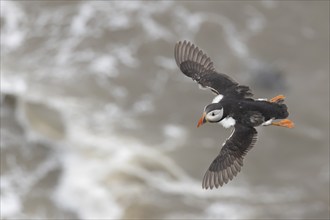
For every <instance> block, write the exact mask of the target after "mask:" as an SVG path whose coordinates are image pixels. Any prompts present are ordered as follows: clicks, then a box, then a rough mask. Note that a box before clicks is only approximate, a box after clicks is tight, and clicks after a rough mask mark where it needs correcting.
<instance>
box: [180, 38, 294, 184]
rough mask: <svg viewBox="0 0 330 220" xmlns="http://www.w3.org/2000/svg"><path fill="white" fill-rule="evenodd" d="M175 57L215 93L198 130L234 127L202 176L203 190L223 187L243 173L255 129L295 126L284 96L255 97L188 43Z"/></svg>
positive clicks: (182, 43) (197, 80)
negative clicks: (206, 125) (212, 126)
mask: <svg viewBox="0 0 330 220" xmlns="http://www.w3.org/2000/svg"><path fill="white" fill-rule="evenodd" d="M174 57H175V61H176V64H177V66H178V67H179V68H180V70H181V72H182V73H183V74H184V75H186V76H187V77H190V78H191V79H193V80H194V81H195V82H197V83H198V84H199V86H200V87H202V88H209V89H210V90H211V91H212V92H213V93H215V97H214V98H213V100H212V102H211V103H210V104H208V105H206V106H205V108H204V111H203V114H202V117H201V118H200V119H199V121H198V124H197V127H200V126H201V125H203V124H204V123H206V122H209V123H219V124H221V125H222V126H223V127H225V128H233V129H232V130H233V131H232V133H231V135H230V136H229V138H228V139H227V140H226V141H225V142H224V143H223V144H222V148H221V150H220V153H219V154H218V155H217V157H216V158H215V159H214V160H213V162H212V163H211V165H210V166H209V168H208V169H207V171H206V173H205V175H204V177H203V181H202V188H203V189H213V188H218V187H221V186H223V185H224V184H227V183H228V182H229V180H232V179H233V178H234V177H235V176H236V175H237V174H238V173H239V172H240V171H241V168H242V166H243V159H244V157H245V155H246V154H247V153H248V151H249V150H251V148H252V147H253V146H254V144H255V142H256V140H257V130H256V129H255V127H258V126H269V125H274V126H280V127H286V128H293V127H294V123H293V122H292V121H291V120H289V119H287V117H288V116H289V113H288V108H287V106H286V105H285V104H284V99H285V96H283V95H277V96H275V97H273V98H271V99H269V100H268V99H254V98H252V97H253V93H252V91H251V89H250V88H249V87H248V86H245V85H240V84H239V83H237V82H236V81H235V80H233V79H232V78H231V77H229V76H228V75H226V74H223V73H220V72H218V71H217V70H216V69H215V68H214V65H213V62H212V60H211V59H210V57H209V56H208V55H207V54H206V53H204V52H203V51H202V50H201V49H199V48H198V47H197V46H195V45H194V44H193V43H191V42H189V41H187V40H184V41H179V42H177V43H176V44H175V48H174Z"/></svg>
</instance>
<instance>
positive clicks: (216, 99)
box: [212, 94, 223, 103]
mask: <svg viewBox="0 0 330 220" xmlns="http://www.w3.org/2000/svg"><path fill="white" fill-rule="evenodd" d="M222 98H223V95H221V94H219V95H217V96H216V97H214V99H213V100H212V103H219V102H220V101H221V99H222Z"/></svg>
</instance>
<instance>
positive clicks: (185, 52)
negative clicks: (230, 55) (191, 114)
mask: <svg viewBox="0 0 330 220" xmlns="http://www.w3.org/2000/svg"><path fill="white" fill-rule="evenodd" d="M174 57H175V61H176V63H177V65H178V67H179V68H180V70H181V71H182V72H183V73H184V74H185V75H186V76H188V77H190V78H192V79H193V80H194V81H196V82H197V83H199V84H200V85H201V86H202V87H208V88H210V89H211V90H212V91H213V92H215V93H216V94H222V95H239V96H243V97H246V96H251V95H252V93H251V92H250V89H249V87H247V86H241V85H239V84H238V83H237V82H235V81H234V80H233V79H231V78H230V77H229V76H227V75H225V74H222V73H218V72H216V70H215V68H214V66H213V62H212V61H211V59H210V57H208V56H207V55H206V54H205V53H204V52H203V51H202V50H200V49H199V48H198V47H197V46H195V45H194V44H192V43H190V42H189V41H188V42H187V41H183V42H182V41H179V42H178V43H176V45H175V48H174Z"/></svg>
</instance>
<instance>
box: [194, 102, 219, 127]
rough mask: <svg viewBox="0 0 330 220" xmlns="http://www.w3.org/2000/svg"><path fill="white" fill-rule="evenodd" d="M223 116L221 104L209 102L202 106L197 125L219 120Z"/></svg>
mask: <svg viewBox="0 0 330 220" xmlns="http://www.w3.org/2000/svg"><path fill="white" fill-rule="evenodd" d="M223 118H224V110H223V106H222V105H221V104H220V103H211V104H209V105H207V106H206V107H205V108H204V112H203V115H202V117H201V118H200V119H199V121H198V124H197V127H199V126H201V125H202V124H204V123H206V122H211V123H214V122H219V121H221V120H222V119H223Z"/></svg>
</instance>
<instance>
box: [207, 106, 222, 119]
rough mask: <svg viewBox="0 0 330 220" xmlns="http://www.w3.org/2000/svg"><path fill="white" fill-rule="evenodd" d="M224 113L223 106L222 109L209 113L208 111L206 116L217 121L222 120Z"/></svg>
mask: <svg viewBox="0 0 330 220" xmlns="http://www.w3.org/2000/svg"><path fill="white" fill-rule="evenodd" d="M222 115H223V108H222V109H215V110H213V111H210V112H209V113H207V115H206V116H205V118H206V120H207V121H210V122H217V121H220V119H221V118H222Z"/></svg>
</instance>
